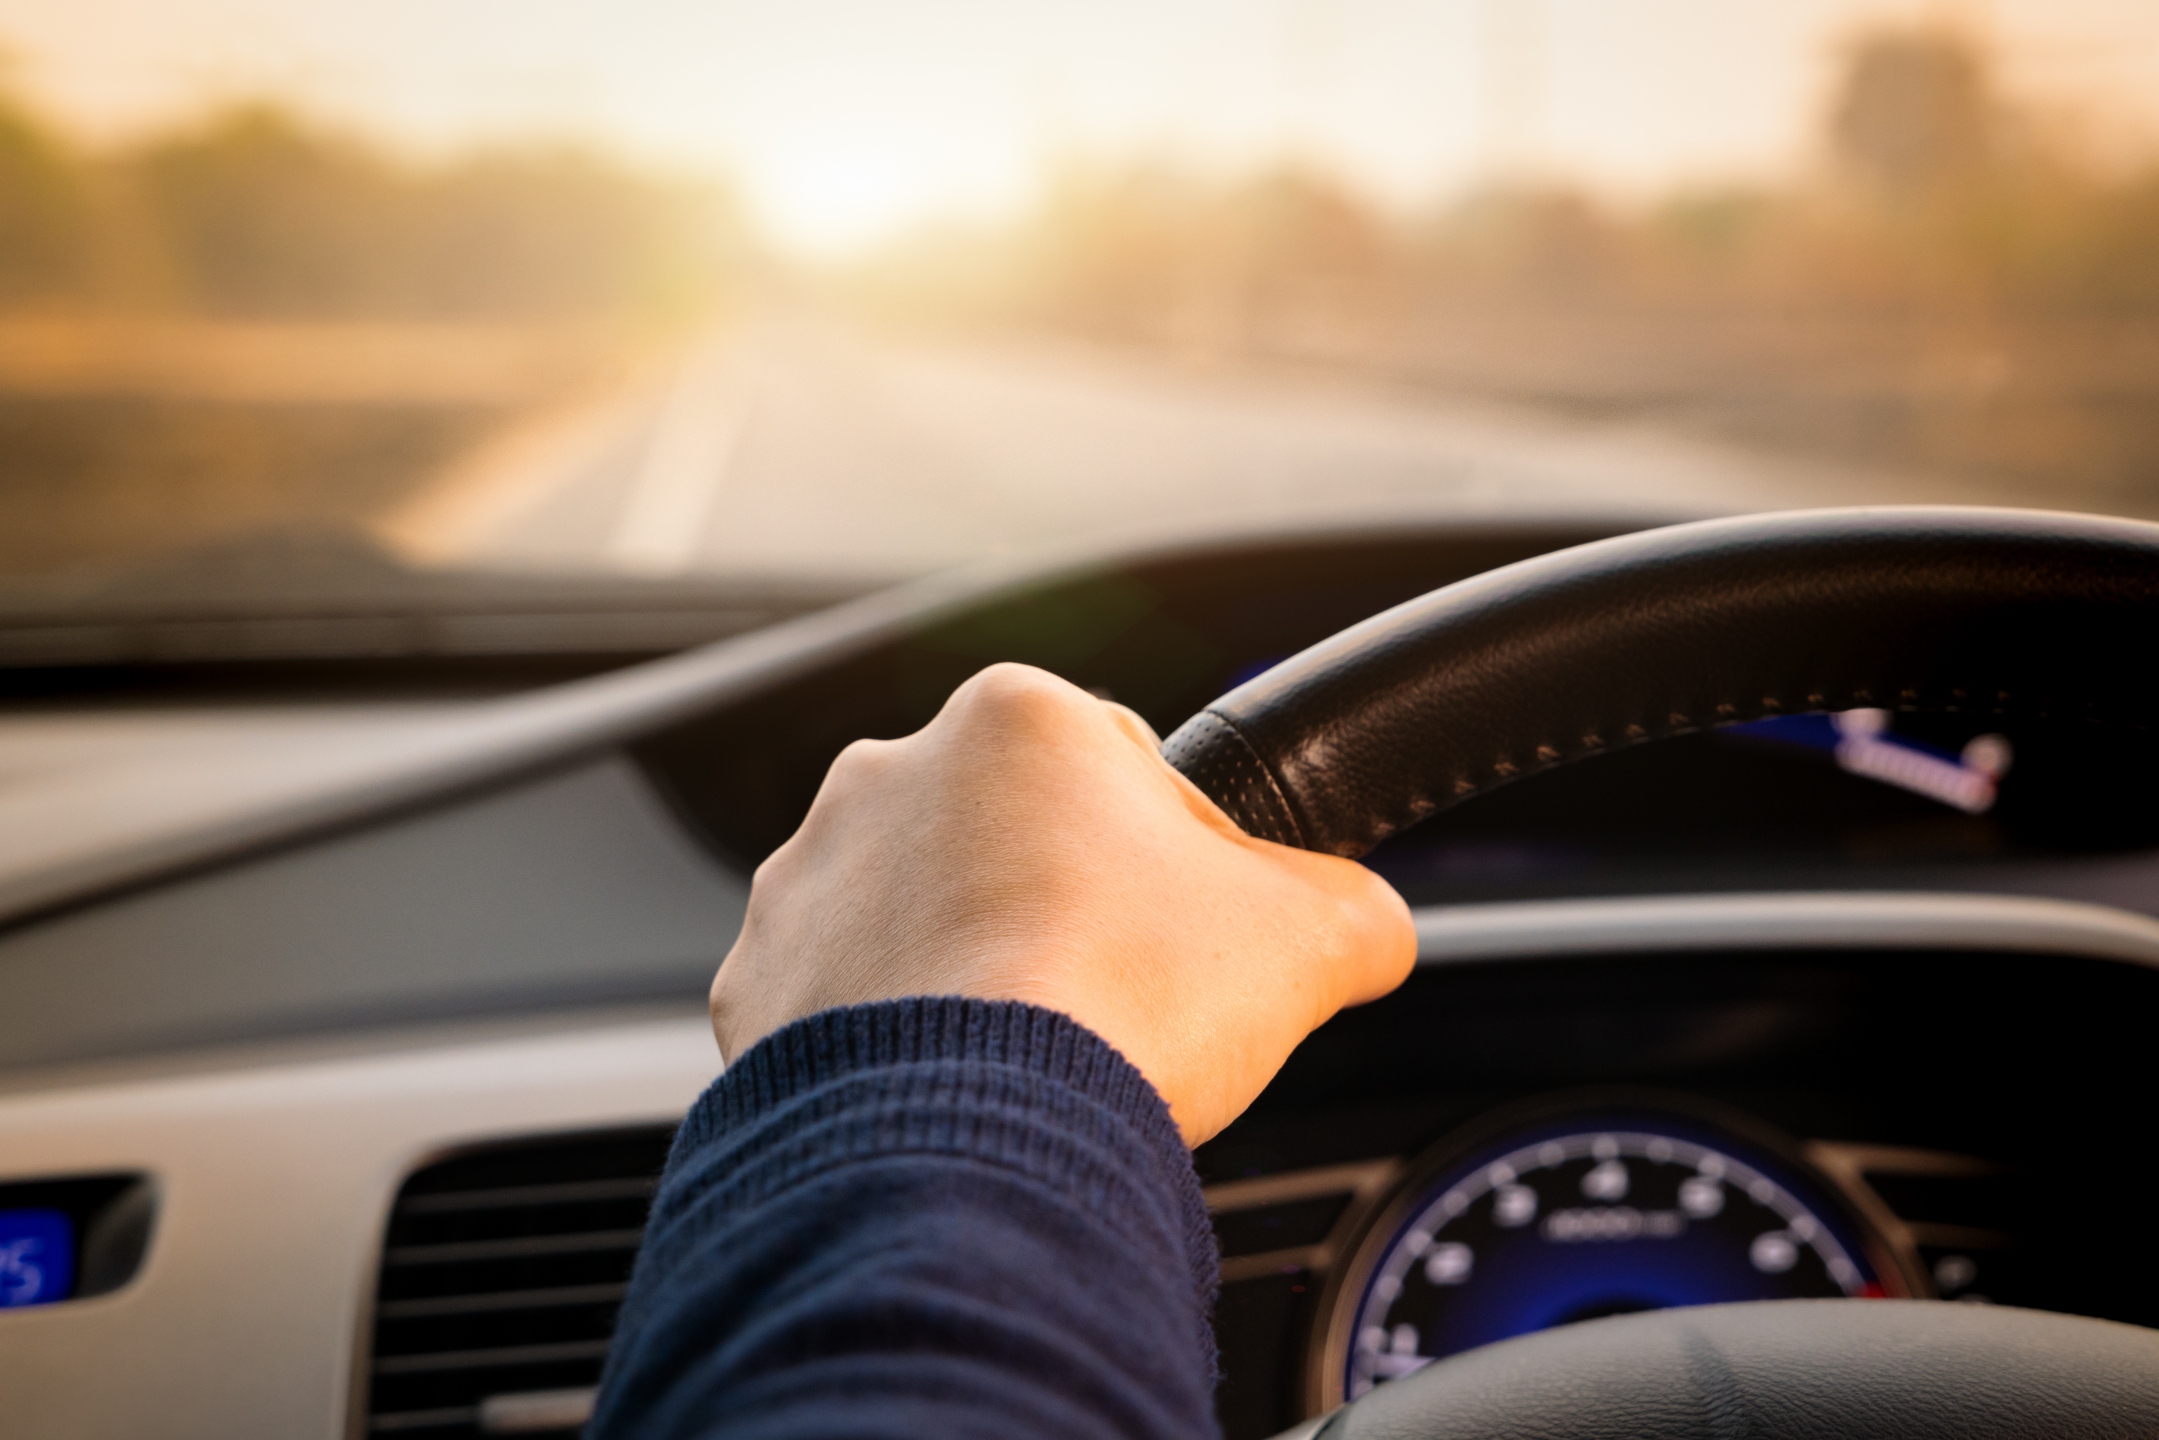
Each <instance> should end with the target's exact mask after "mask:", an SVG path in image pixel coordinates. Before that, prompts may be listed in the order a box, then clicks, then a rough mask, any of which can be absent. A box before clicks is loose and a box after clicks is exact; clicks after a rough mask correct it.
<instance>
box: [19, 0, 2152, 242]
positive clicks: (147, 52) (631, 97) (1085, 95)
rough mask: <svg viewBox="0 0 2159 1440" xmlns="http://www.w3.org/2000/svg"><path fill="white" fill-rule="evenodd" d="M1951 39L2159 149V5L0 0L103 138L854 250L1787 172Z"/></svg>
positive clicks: (2043, 1) (68, 115)
mask: <svg viewBox="0 0 2159 1440" xmlns="http://www.w3.org/2000/svg"><path fill="white" fill-rule="evenodd" d="M1942 16H1947V17H1949V18H1951V19H1954V20H1956V21H1957V22H1959V23H1961V24H1964V25H1966V26H1967V27H1970V28H1973V29H1976V30H1979V31H1981V32H1983V33H1985V34H1987V35H1989V36H1991V37H1993V38H1994V39H1995V41H1996V42H1997V44H1998V46H1999V47H2000V50H2001V52H2002V53H2003V55H2004V56H2005V70H2006V71H2007V78H2008V80H2009V82H2010V83H2011V84H2012V85H2013V86H2014V87H2016V88H2017V89H2018V90H2019V91H2021V92H2025V93H2028V94H2030V95H2032V96H2034V97H2037V98H2039V99H2042V100H2044V101H2046V102H2047V103H2050V104H2073V105H2075V106H2077V107H2080V108H2082V109H2085V110H2089V111H2092V112H2094V113H2103V114H2105V115H2107V116H2109V117H2111V120H2110V123H2112V124H2114V125H2117V126H2128V127H2131V128H2133V129H2134V130H2135V131H2136V132H2137V133H2140V134H2141V133H2145V132H2147V131H2148V132H2150V133H2152V134H2155V135H2159V100H2155V99H2154V97H2155V96H2159V0H606V3H600V0H343V3H330V0H64V3H62V0H0V51H4V53H6V54H7V55H8V56H9V57H10V65H9V70H10V71H11V72H12V73H11V78H12V83H13V85H14V86H15V88H16V89H17V90H18V91H20V92H23V93H25V94H27V95H28V96H29V97H30V98H31V99H32V100H33V101H34V102H36V103H38V104H39V105H41V106H43V107H44V108H46V109H48V110H49V111H51V112H52V113H55V114H57V115H58V116H60V117H61V118H62V119H63V120H65V121H66V122H67V123H69V124H71V125H73V126H75V127H77V128H78V129H80V130H81V131H83V132H84V133H87V134H89V135H91V136H93V137H95V138H99V139H106V140H112V139H119V138H124V137H125V136H127V135H128V134H131V133H137V132H140V131H142V130H144V129H147V128H151V127H154V126H157V125H160V124H165V123H170V122H171V121H172V120H173V119H174V118H175V117H178V116H184V115H186V114H189V113H193V112H196V111H199V110H201V109H202V108H203V107H205V106H206V105H210V104H214V103H217V102H220V101H229V100H233V99H239V98H253V97H261V96H272V97H278V98H285V99H291V100H295V101H297V102H298V103H299V104H301V105H302V106H304V107H305V108H306V109H308V110H310V111H312V112H314V113H316V114H318V115H321V116H323V117H324V118H326V119H329V120H333V121H335V122H337V123H340V124H344V125H350V126H354V127H358V128H361V129H364V130H366V131H368V132H371V133H374V134H377V135H381V136H383V137H385V138H388V139H390V140H393V141H395V142H396V143H399V144H402V145H405V146H409V147H412V148H413V149H415V150H417V151H420V152H422V153H429V152H441V151H445V150H449V149H454V148H457V147H461V146H465V145H469V144H472V143H476V142H485V141H493V140H501V139H508V138H521V137H527V136H544V137H549V138H574V139H578V140H582V141H586V142H588V143H594V144H599V145H603V146H606V147H608V148H611V149H616V150H620V151H622V152H624V153H626V154H628V155H630V156H632V157H633V158H636V159H638V160H640V161H643V162H647V163H651V164H655V165H660V166H666V167H670V168H675V169H681V170H686V171H695V172H709V173H719V174H724V175H727V176H729V177H731V178H732V179H733V181H734V182H735V183H736V184H737V185H738V187H739V188H740V189H741V190H742V192H743V193H744V196H745V198H746V199H747V200H748V201H749V203H750V205H751V206H752V208H753V211H754V212H755V213H756V214H757V215H758V216H759V217H760V218H761V219H762V220H763V221H764V223H765V224H766V225H767V226H768V228H769V229H771V230H772V231H773V232H774V233H776V234H777V235H778V236H779V237H780V238H781V239H782V240H784V241H787V242H790V243H792V244H794V245H795V246H797V247H798V248H800V249H803V250H805V251H808V252H812V253H823V254H834V255H836V254H843V253H846V252H847V251H849V250H850V249H852V248H859V247H862V246H865V245H868V244H872V243H874V242H875V241H877V240H878V239H880V238H883V237H885V236H887V235H889V234H891V233H892V232H893V231H895V230H897V229H899V228H902V227H904V226H907V225H909V224H913V223H919V222H920V221H922V220H925V219H930V218H938V217H950V216H994V215H996V214H999V213H1003V212H1008V211H1010V210H1013V209H1015V208H1017V207H1019V206H1021V205H1023V204H1024V203H1025V202H1026V200H1027V199H1028V198H1029V196H1030V195H1031V194H1032V193H1033V192H1034V187H1035V186H1037V185H1038V184H1039V183H1040V182H1041V180H1042V178H1043V176H1044V175H1045V174H1046V173H1047V172H1048V170H1049V169H1050V168H1051V166H1052V164H1053V162H1056V161H1058V160H1061V159H1075V158H1084V159H1096V160H1105V159H1106V160H1117V159H1125V158H1130V157H1135V156H1140V155H1149V156H1157V157H1164V158H1168V159H1171V160H1173V161H1177V162H1180V163H1184V164H1188V165H1192V166H1197V167H1206V168H1213V169H1221V170H1237V169H1243V168H1249V167H1252V166H1255V165H1258V164H1262V163H1265V162H1267V161H1268V160H1270V159H1272V158H1277V157H1283V156H1287V157H1292V158H1296V159H1299V160H1304V161H1308V162H1313V163H1319V164H1324V165H1328V166H1331V167H1334V168H1337V169H1339V170H1340V171H1342V172H1343V173H1344V174H1346V175H1347V176H1348V177H1350V178H1351V179H1352V180H1353V181H1355V182H1356V183H1358V184H1360V185H1363V186H1365V187H1366V188H1368V189H1370V190H1372V191H1373V192H1375V193H1377V194H1379V195H1382V196H1384V197H1387V198H1389V199H1391V200H1394V201H1396V202H1398V203H1403V204H1414V203H1419V202H1423V201H1428V200H1431V199H1434V198H1437V197H1440V196H1443V195H1444V194H1446V193H1448V192H1450V191H1456V190H1459V189H1461V188H1462V187H1464V186H1466V185H1469V184H1473V183H1475V182H1477V181H1478V180H1479V179H1482V178H1489V177H1490V176H1492V175H1493V174H1495V173H1507V174H1517V175H1519V174H1525V173H1531V174H1539V175H1546V176H1549V177H1552V178H1565V179H1570V180H1576V181H1581V182H1585V183H1589V184H1593V185H1597V186H1600V187H1603V188H1606V189H1609V190H1611V191H1614V192H1615V193H1621V194H1625V193H1647V192H1651V191H1655V190H1658V189H1664V188H1669V187H1671V186H1673V185H1678V184H1687V183H1712V182H1717V181H1723V180H1730V179H1741V178H1748V177H1761V176H1771V175H1776V174H1780V173H1791V172H1792V171H1794V170H1796V169H1798V168H1800V167H1803V166H1804V165H1805V164H1807V163H1808V161H1809V159H1810V156H1811V153H1812V151H1811V146H1812V144H1813V139H1814V136H1815V135H1816V133H1817V132H1818V129H1819V119H1820V115H1821V112H1822V108H1823V105H1824V103H1825V96H1826V94H1827V89H1828V86H1829V83H1830V80H1831V78H1832V76H1833V75H1834V70H1835V63H1836V58H1837V55H1838V53H1839V49H1840V46H1841V45H1842V44H1843V43H1844V42H1845V41H1846V40H1847V39H1848V37H1849V36H1850V35H1851V34H1853V33H1854V31H1855V30H1856V29H1858V28H1859V27H1860V26H1861V25H1863V24H1865V23H1867V22H1868V21H1869V20H1870V19H1880V18H1883V17H1888V18H1892V19H1902V20H1911V19H1914V18H1925V17H1937V18H1938V17H1942Z"/></svg>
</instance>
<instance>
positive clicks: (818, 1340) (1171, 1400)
mask: <svg viewBox="0 0 2159 1440" xmlns="http://www.w3.org/2000/svg"><path fill="white" fill-rule="evenodd" d="M1216 1273H1217V1260H1216V1254H1215V1245H1214V1238H1213V1234H1212V1232H1211V1231H1210V1229H1209V1227H1208V1223H1207V1212H1206V1207H1205V1204H1204V1202H1203V1201H1202V1200H1201V1197H1200V1192H1199V1182H1198V1179H1197V1177H1196V1176H1195V1175H1194V1173H1193V1169H1192V1160H1191V1154H1190V1152H1189V1151H1188V1150H1187V1149H1186V1148H1185V1146H1184V1143H1183V1141H1182V1139H1181V1138H1180V1137H1179V1135H1178V1133H1177V1128H1176V1126H1175V1125H1174V1124H1173V1123H1172V1122H1171V1120H1170V1118H1169V1111H1168V1109H1167V1107H1165V1106H1164V1105H1163V1103H1162V1100H1161V1097H1160V1096H1159V1095H1157V1094H1156V1092H1155V1090H1154V1089H1153V1087H1152V1086H1150V1085H1149V1084H1148V1083H1147V1081H1146V1079H1145V1078H1144V1077H1142V1076H1141V1075H1140V1073H1139V1072H1138V1071H1137V1070H1135V1069H1134V1068H1133V1067H1132V1065H1131V1064H1130V1063H1129V1062H1127V1061H1126V1060H1125V1059H1124V1057H1123V1056H1121V1055H1119V1054H1118V1053H1117V1052H1116V1051H1115V1050H1113V1049H1112V1048H1111V1047H1110V1046H1109V1045H1107V1044H1105V1043H1104V1042H1103V1041H1102V1040H1100V1039H1099V1038H1097V1037H1096V1036H1095V1035H1094V1034H1093V1033H1092V1032H1090V1031H1088V1030H1086V1029H1084V1028H1082V1027H1081V1026H1080V1025H1078V1024H1076V1023H1075V1022H1073V1021H1072V1020H1070V1019H1068V1018H1066V1017H1064V1016H1062V1015H1058V1014H1056V1013H1054V1012H1052V1011H1048V1010H1042V1009H1038V1008H1035V1007H1033V1006H1027V1005H1019V1004H1012V1003H993V1002H986V1001H979V1000H957V999H919V1000H902V1001H893V1002H890V1003H885V1004H878V1005H864V1006H858V1007H855V1008H853V1009H847V1010H833V1011H827V1012H826V1013H824V1014H821V1015H815V1016H812V1017H810V1018H809V1019H807V1020H802V1021H799V1022H797V1023H796V1024H794V1025H791V1026H789V1027H787V1028H786V1029H784V1030H781V1031H779V1032H778V1033H776V1034H774V1035H771V1036H769V1037H767V1038H766V1039H765V1040H763V1041H762V1042H760V1043H759V1044H758V1045H757V1046H756V1047H754V1048H753V1049H752V1050H751V1051H750V1052H749V1053H748V1054H747V1055H744V1056H743V1057H742V1058H741V1060H740V1061H739V1062H738V1063H736V1064H735V1065H734V1066H732V1067H731V1068H729V1069H728V1070H727V1072H726V1073H725V1074H724V1075H722V1076H721V1077H720V1079H719V1080H717V1081H716V1082H714V1084H713V1085H712V1087H711V1089H709V1090H707V1091H706V1092H705V1094H704V1096H703V1097H702V1098H701V1099H699V1101H698V1102H697V1104H696V1106H695V1107H694V1108H692V1109H691V1111H690V1114H689V1117H688V1119H687V1120H685V1121H684V1123H683V1126H682V1129H681V1132H680V1133H679V1134H678V1135H677V1137H676V1140H675V1147H674V1152H673V1154H672V1156H671V1157H670V1158H669V1160H668V1162H667V1170H666V1173H665V1175H664V1176H663V1178H662V1180H661V1183H660V1188H659V1193H658V1194H657V1196H656V1197H655V1199H654V1202H653V1208H652V1218H651V1222H650V1224H649V1226H648V1228H647V1230H646V1233H645V1245H644V1250H643V1252H642V1253H641V1254H640V1255H639V1257H638V1261H637V1267H636V1271H635V1274H634V1276H633V1278H632V1280H631V1284H630V1293H629V1297H628V1299H627V1300H626V1301H625V1302H624V1305H623V1309H622V1316H621V1319H620V1321H619V1323H618V1327H617V1331H616V1338H615V1344H614V1349H613V1353H612V1354H611V1355H610V1357H609V1360H608V1367H607V1375H606V1378H605V1379H604V1381H603V1382H602V1384H601V1389H600V1399H599V1408H598V1411H597V1413H596V1415H595V1416H594V1419H593V1422H592V1425H591V1427H590V1429H589V1430H588V1432H587V1433H588V1435H589V1436H591V1437H593V1440H633V1437H634V1440H690V1437H743V1440H751V1437H755V1440H780V1437H785V1440H842V1437H844V1440H887V1437H890V1440H901V1437H907V1440H918V1437H936V1440H968V1437H983V1440H989V1437H996V1440H1036V1437H1052V1436H1056V1437H1066V1436H1070V1437H1101V1440H1111V1437H1115V1440H1194V1437H1206V1436H1212V1435H1214V1434H1216V1433H1217V1432H1216V1427H1215V1423H1214V1419H1213V1413H1212V1406H1211V1392H1212V1388H1213V1381H1214V1342H1213V1339H1212V1336H1211V1333H1210V1331H1209V1328H1208V1316H1209V1312H1210V1310H1211V1309H1212V1306H1213V1300H1214V1289H1215V1277H1216Z"/></svg>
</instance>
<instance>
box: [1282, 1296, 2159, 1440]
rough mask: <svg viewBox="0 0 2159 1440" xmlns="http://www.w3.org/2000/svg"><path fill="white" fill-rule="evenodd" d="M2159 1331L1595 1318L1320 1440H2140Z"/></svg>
mask: <svg viewBox="0 0 2159 1440" xmlns="http://www.w3.org/2000/svg"><path fill="white" fill-rule="evenodd" d="M2155 1434H2159V1333H2155V1332H2153V1331H2150V1330H2145V1329H2141V1328H2139V1327H2137V1326H2133V1325H2118V1324H2115V1323H2114V1322H2112V1321H2107V1320H2088V1319H2085V1318H2083V1317H2081V1316H2075V1315H2051V1314H2044V1313H2042V1312H2039V1311H2036V1310H2010V1309H2006V1308H2001V1309H1998V1308H1995V1307H1993V1306H1984V1305H1956V1304H1946V1303H1943V1302H1941V1301H1938V1300H1763V1301H1755V1302H1752V1303H1748V1304H1740V1305H1702V1306H1696V1307H1693V1308H1691V1309H1683V1310H1658V1311H1653V1312H1650V1313H1648V1314H1641V1315H1621V1316H1615V1317H1613V1318H1610V1319H1606V1320H1590V1321H1585V1322H1583V1323H1581V1324H1578V1325H1567V1326H1563V1327H1561V1328H1560V1329H1557V1330H1546V1331H1543V1332H1541V1333H1539V1334H1535V1335H1525V1336H1522V1337H1521V1338H1519V1339H1515V1340H1504V1341H1501V1342H1500V1343H1498V1344H1496V1345H1487V1346H1484V1347H1483V1348H1481V1349H1478V1350H1471V1351H1467V1352H1465V1353H1463V1354H1460V1355H1457V1356H1454V1357H1453V1358H1452V1359H1448V1360H1442V1361H1440V1362H1438V1363H1437V1364H1434V1365H1429V1366H1426V1367H1425V1368H1424V1369H1422V1370H1420V1371H1418V1372H1417V1373H1416V1374H1414V1375H1411V1376H1409V1377H1407V1378H1406V1379H1401V1380H1395V1381H1392V1382H1390V1383H1388V1384H1386V1385H1382V1386H1381V1387H1379V1388H1378V1389H1377V1390H1374V1391H1373V1392H1372V1393H1371V1394H1369V1395H1367V1396H1366V1397H1365V1398H1363V1399H1362V1400H1359V1401H1357V1402H1356V1403H1355V1404H1354V1405H1349V1406H1345V1407H1344V1408H1343V1409H1341V1410H1338V1411H1336V1412H1335V1414H1334V1418H1332V1419H1331V1420H1329V1421H1328V1422H1327V1423H1326V1424H1325V1425H1323V1426H1321V1427H1320V1428H1319V1429H1318V1430H1317V1431H1316V1432H1313V1440H1490V1437H1493V1436H1500V1435H1525V1436H1535V1437H1538V1440H1727V1437H1729V1440H1741V1437H1744V1440H2032V1437H2035V1436H2046V1437H2048V1440H2127V1437H2132V1436H2135V1437H2147V1436H2151V1435H2155Z"/></svg>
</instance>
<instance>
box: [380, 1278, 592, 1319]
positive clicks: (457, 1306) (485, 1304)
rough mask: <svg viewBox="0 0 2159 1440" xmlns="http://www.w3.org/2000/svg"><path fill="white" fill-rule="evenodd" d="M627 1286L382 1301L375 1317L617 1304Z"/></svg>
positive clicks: (579, 1286) (421, 1316)
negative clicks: (606, 1303)
mask: <svg viewBox="0 0 2159 1440" xmlns="http://www.w3.org/2000/svg"><path fill="white" fill-rule="evenodd" d="M629 1288H630V1287H629V1286H628V1285H559V1286H557V1287H555V1288H554V1289H552V1290H504V1291H498V1292H496V1293H494V1294H487V1295H445V1296H442V1297H440V1298H438V1299H433V1300H385V1301H383V1302H382V1303H381V1304H379V1305H377V1306H376V1307H375V1318H376V1319H377V1320H429V1319H433V1318H434V1317H436V1316H438V1315H484V1314H489V1313H494V1312H499V1311H504V1310H550V1309H553V1308H554V1307H556V1306H558V1305H593V1304H601V1303H605V1302H610V1301H612V1302H615V1303H620V1302H621V1300H622V1297H623V1295H624V1294H625V1293H626V1292H627V1291H628V1290H629Z"/></svg>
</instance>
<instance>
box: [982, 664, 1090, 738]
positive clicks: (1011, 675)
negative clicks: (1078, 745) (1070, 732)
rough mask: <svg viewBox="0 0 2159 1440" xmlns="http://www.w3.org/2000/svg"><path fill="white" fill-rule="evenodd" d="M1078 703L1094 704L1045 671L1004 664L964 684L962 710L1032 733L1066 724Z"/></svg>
mask: <svg viewBox="0 0 2159 1440" xmlns="http://www.w3.org/2000/svg"><path fill="white" fill-rule="evenodd" d="M1080 701H1085V702H1086V703H1087V704H1088V705H1090V706H1092V705H1094V704H1095V702H1094V700H1093V698H1092V697H1090V696H1088V695H1086V694H1085V692H1083V691H1080V690H1077V689H1075V688H1074V687H1073V686H1071V685H1069V684H1067V683H1066V682H1064V681H1063V680H1060V679H1058V678H1057V677H1056V676H1054V675H1052V674H1050V673H1049V672H1048V671H1046V670H1037V669H1035V668H1034V667H1033V666H1031V665H1017V664H1013V663H1011V662H1009V661H1008V662H1004V663H1001V664H997V665H992V666H990V667H989V668H988V669H986V670H983V671H981V672H980V673H978V674H977V675H976V676H975V677H974V678H973V679H972V680H970V681H968V682H967V686H966V694H965V709H966V710H967V711H968V712H969V713H970V714H974V715H979V716H981V717H982V718H984V719H987V720H989V721H990V722H992V723H995V724H998V725H1006V726H1011V725H1016V726H1022V727H1026V728H1030V729H1034V728H1042V727H1048V726H1054V725H1059V724H1063V723H1065V722H1067V721H1069V719H1070V718H1071V717H1072V715H1073V713H1074V711H1075V708H1076V706H1077V704H1078V703H1079V702H1080Z"/></svg>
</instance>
